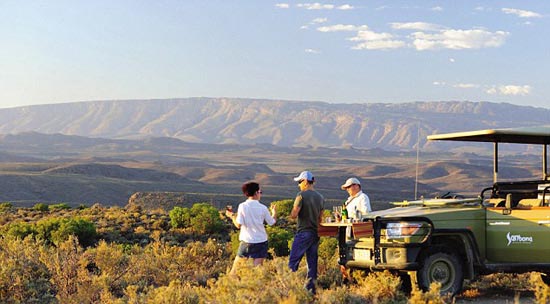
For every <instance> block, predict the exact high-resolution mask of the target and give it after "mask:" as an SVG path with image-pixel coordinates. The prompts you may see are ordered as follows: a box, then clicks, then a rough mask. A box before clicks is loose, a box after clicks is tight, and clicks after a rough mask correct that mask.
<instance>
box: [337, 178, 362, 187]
mask: <svg viewBox="0 0 550 304" xmlns="http://www.w3.org/2000/svg"><path fill="white" fill-rule="evenodd" d="M351 185H361V182H360V181H359V180H358V179H356V178H355V177H350V178H348V179H347V180H346V183H345V184H343V185H342V186H341V187H340V188H341V189H342V190H346V188H347V187H349V186H351Z"/></svg>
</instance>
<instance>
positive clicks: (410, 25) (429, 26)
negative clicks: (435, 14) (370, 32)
mask: <svg viewBox="0 0 550 304" xmlns="http://www.w3.org/2000/svg"><path fill="white" fill-rule="evenodd" d="M390 26H391V27H392V28H393V29H396V30H419V31H440V30H443V29H445V27H444V26H441V25H438V24H433V23H427V22H393V23H390Z"/></svg>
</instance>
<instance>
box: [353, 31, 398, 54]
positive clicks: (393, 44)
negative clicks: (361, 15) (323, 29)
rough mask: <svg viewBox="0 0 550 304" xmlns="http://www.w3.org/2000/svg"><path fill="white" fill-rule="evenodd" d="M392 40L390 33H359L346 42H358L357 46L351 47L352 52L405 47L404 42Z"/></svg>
mask: <svg viewBox="0 0 550 304" xmlns="http://www.w3.org/2000/svg"><path fill="white" fill-rule="evenodd" d="M393 38H394V37H393V35H392V34H390V33H376V32H373V31H359V32H357V35H356V36H355V37H352V38H348V40H350V41H355V42H359V43H358V44H357V45H355V46H353V47H352V49H354V50H383V49H398V48H403V47H406V46H407V44H406V43H405V42H404V41H401V40H396V39H393Z"/></svg>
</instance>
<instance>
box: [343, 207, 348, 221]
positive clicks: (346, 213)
mask: <svg viewBox="0 0 550 304" xmlns="http://www.w3.org/2000/svg"><path fill="white" fill-rule="evenodd" d="M347 219H348V209H347V208H346V205H345V204H344V205H343V206H342V221H345V220H347Z"/></svg>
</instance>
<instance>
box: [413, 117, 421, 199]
mask: <svg viewBox="0 0 550 304" xmlns="http://www.w3.org/2000/svg"><path fill="white" fill-rule="evenodd" d="M416 135H417V138H416V177H415V181H414V200H417V199H418V195H417V194H418V162H419V154H420V121H417V131H416Z"/></svg>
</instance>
